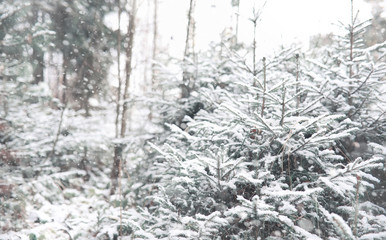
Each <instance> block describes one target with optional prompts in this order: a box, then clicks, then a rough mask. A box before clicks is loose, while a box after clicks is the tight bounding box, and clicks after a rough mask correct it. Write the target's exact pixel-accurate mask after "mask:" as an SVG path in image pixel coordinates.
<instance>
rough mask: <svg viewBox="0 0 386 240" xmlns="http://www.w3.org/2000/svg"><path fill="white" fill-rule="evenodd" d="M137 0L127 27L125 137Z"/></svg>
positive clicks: (123, 116)
mask: <svg viewBox="0 0 386 240" xmlns="http://www.w3.org/2000/svg"><path fill="white" fill-rule="evenodd" d="M136 2H137V1H136V0H132V4H131V11H130V16H129V26H128V29H127V38H128V45H127V49H126V82H125V89H124V92H123V101H124V102H123V107H122V123H121V137H122V138H123V137H125V134H126V127H127V121H126V120H127V112H128V104H127V99H128V97H129V92H128V90H129V86H130V76H131V70H132V68H131V61H132V58H133V56H132V52H133V43H134V34H135V17H136V11H137V9H136V7H137V6H136V5H137V3H136Z"/></svg>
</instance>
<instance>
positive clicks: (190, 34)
mask: <svg viewBox="0 0 386 240" xmlns="http://www.w3.org/2000/svg"><path fill="white" fill-rule="evenodd" d="M194 4H195V0H190V4H189V12H188V25H187V28H186V40H185V50H184V59H183V67H184V70H183V73H182V84H181V98H188V97H189V96H190V91H191V87H190V85H191V80H192V74H191V73H189V72H188V71H187V70H186V64H187V59H188V58H189V57H190V55H191V54H192V53H193V54H194V48H193V44H191V42H193V41H194V40H193V38H194V19H193V11H194Z"/></svg>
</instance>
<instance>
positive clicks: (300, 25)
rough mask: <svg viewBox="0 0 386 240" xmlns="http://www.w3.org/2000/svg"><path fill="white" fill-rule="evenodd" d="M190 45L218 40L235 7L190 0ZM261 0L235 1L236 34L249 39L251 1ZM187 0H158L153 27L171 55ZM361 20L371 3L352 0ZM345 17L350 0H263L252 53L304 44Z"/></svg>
mask: <svg viewBox="0 0 386 240" xmlns="http://www.w3.org/2000/svg"><path fill="white" fill-rule="evenodd" d="M196 1H197V6H196V11H195V19H196V21H197V29H196V31H197V33H196V44H197V47H198V48H199V49H205V48H207V47H208V44H209V43H210V42H211V41H219V39H220V37H219V33H220V32H222V31H223V29H224V28H225V27H230V26H233V28H234V26H235V19H236V17H235V16H236V15H235V11H236V8H233V9H232V7H231V4H230V2H231V0H196ZM263 2H264V0H255V1H254V0H240V18H239V21H240V22H239V33H240V39H241V40H242V41H244V42H245V43H251V42H252V39H253V27H252V26H253V25H252V23H251V22H250V21H249V20H248V18H250V17H252V12H253V10H252V9H253V6H254V5H255V6H256V8H258V7H259V6H261V5H262V4H263ZM188 4H189V0H160V4H159V6H160V13H159V15H160V16H159V26H160V31H159V32H160V33H161V34H162V35H163V39H164V41H166V43H167V44H168V45H169V47H170V51H171V54H173V55H176V56H179V55H180V56H181V55H182V52H183V46H184V43H185V37H186V24H187V20H186V19H187V9H188ZM357 10H359V16H360V18H361V19H362V20H364V19H368V18H371V5H370V4H368V3H365V2H364V1H363V0H355V1H354V11H357ZM349 20H350V0H267V1H266V5H265V7H264V8H263V10H262V15H261V21H260V22H259V23H258V25H257V52H259V53H260V54H267V53H270V52H273V50H274V49H275V48H277V47H278V46H279V45H282V44H284V45H285V44H290V43H292V42H302V43H303V44H304V47H305V48H307V47H308V43H309V38H310V36H312V35H315V34H317V33H329V32H332V31H337V28H336V27H334V24H337V23H338V21H341V22H343V23H348V22H349Z"/></svg>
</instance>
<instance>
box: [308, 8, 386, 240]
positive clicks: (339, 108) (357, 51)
mask: <svg viewBox="0 0 386 240" xmlns="http://www.w3.org/2000/svg"><path fill="white" fill-rule="evenodd" d="M369 23H370V22H369V21H366V22H359V21H358V18H357V15H356V16H355V15H352V19H351V22H350V24H348V25H347V26H343V27H344V28H345V30H346V33H347V34H345V35H342V36H335V38H334V41H333V44H332V46H327V47H326V48H325V49H323V50H321V51H319V52H318V56H321V57H320V58H319V59H315V60H310V61H308V63H309V66H310V68H309V69H308V70H307V71H305V72H304V73H305V76H306V77H309V78H310V79H311V81H312V82H313V84H314V85H315V86H316V88H314V89H313V90H311V91H310V92H309V93H310V94H313V95H315V96H317V95H319V96H323V97H322V101H321V102H320V103H319V104H320V108H319V110H320V111H321V112H325V113H330V114H336V113H341V114H344V115H346V116H347V117H348V119H349V121H351V124H352V125H353V126H356V127H357V128H358V130H357V131H355V132H354V133H353V135H351V136H349V137H347V138H343V139H341V140H340V141H338V142H336V144H335V146H334V147H333V150H334V151H336V152H341V155H342V156H344V158H345V160H346V162H361V161H363V160H364V159H371V158H374V156H377V155H378V156H379V157H380V160H381V163H383V166H382V164H381V165H380V167H379V168H377V169H375V170H371V169H366V170H365V175H363V176H362V177H367V178H368V179H371V178H373V177H375V176H376V177H380V180H381V181H382V182H381V183H380V184H377V185H378V186H382V185H384V184H385V183H384V181H385V179H384V169H385V166H384V159H385V157H384V156H385V147H384V145H385V142H386V135H385V130H386V129H385V126H386V117H385V113H386V109H385V107H384V105H385V101H386V99H385V97H384V96H385V80H386V79H385V75H386V64H385V53H386V43H385V42H384V43H379V44H375V45H373V46H370V47H365V45H364V43H363V38H364V36H363V35H364V33H365V31H366V29H367V28H368V27H369ZM374 56H375V57H374ZM361 179H362V178H361V176H359V175H358V180H355V179H354V178H352V180H351V182H352V183H354V182H357V185H358V187H359V185H362V184H364V183H363V182H362V181H363V180H361ZM377 182H378V180H376V179H374V183H377ZM377 185H376V186H377ZM368 187H372V188H374V186H373V185H369V186H368ZM358 191H359V193H358V194H357V195H356V196H355V198H353V196H352V197H351V198H352V199H355V201H354V205H356V206H355V207H356V209H357V210H356V213H354V214H352V207H351V206H349V204H346V205H342V206H339V207H338V208H337V209H336V210H335V211H339V212H342V213H345V214H346V215H347V219H348V221H349V222H350V223H351V226H352V229H353V233H354V235H357V236H361V237H362V238H364V239H366V238H367V239H372V238H382V237H384V236H385V233H384V228H383V227H382V224H384V221H382V220H380V216H382V215H384V214H385V212H384V207H385V205H384V204H385V203H384V200H382V198H384V190H382V189H374V190H372V191H369V192H367V193H366V192H364V191H361V189H360V188H358ZM351 201H353V200H351ZM348 203H349V202H348ZM374 203H378V204H381V206H382V205H383V206H382V207H381V208H380V207H378V206H376V205H374ZM370 209H372V210H370ZM330 210H331V211H334V210H333V209H330ZM361 210H366V211H361ZM377 222H380V223H381V224H378V223H377ZM360 223H362V224H360ZM368 223H370V224H368ZM382 231H383V233H382ZM374 233H378V234H375V235H374Z"/></svg>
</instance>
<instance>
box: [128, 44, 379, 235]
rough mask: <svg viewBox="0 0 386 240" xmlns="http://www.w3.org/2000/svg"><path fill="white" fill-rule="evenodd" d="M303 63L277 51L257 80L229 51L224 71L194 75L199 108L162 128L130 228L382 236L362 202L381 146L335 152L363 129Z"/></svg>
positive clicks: (374, 212) (371, 209) (139, 231)
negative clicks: (350, 153) (356, 153)
mask: <svg viewBox="0 0 386 240" xmlns="http://www.w3.org/2000/svg"><path fill="white" fill-rule="evenodd" d="M304 59H307V55H306V56H305V57H304V56H302V55H298V54H296V52H294V51H290V50H289V51H283V53H281V54H279V56H278V57H275V58H272V60H270V59H268V60H264V61H261V62H260V67H259V68H258V69H257V70H258V75H257V79H254V78H253V73H252V71H251V70H250V68H249V67H248V66H247V65H246V64H245V62H244V61H240V59H235V58H232V57H230V58H229V59H228V60H229V61H227V64H228V66H229V68H227V69H228V71H227V73H226V74H214V75H212V74H207V75H206V77H203V78H201V80H202V79H205V81H206V83H207V85H206V86H207V87H205V88H199V89H197V94H199V96H201V99H202V101H204V106H205V108H204V109H202V110H201V111H199V112H198V113H197V114H196V115H195V116H194V118H189V117H186V118H185V120H186V121H187V124H186V128H184V129H181V128H180V126H177V125H175V124H169V125H168V127H169V128H170V130H171V132H170V134H167V137H166V138H165V143H164V144H163V146H159V145H158V146H156V145H153V148H154V149H155V150H156V151H157V152H158V155H155V156H153V158H152V159H153V166H152V167H151V168H150V170H149V173H151V179H153V180H152V181H153V182H152V183H151V184H150V185H151V190H152V191H151V192H148V193H150V194H151V195H150V196H149V197H148V198H146V200H145V201H144V202H143V205H142V210H141V211H142V213H143V214H142V218H141V220H140V224H137V225H135V226H134V225H131V226H132V227H133V231H134V232H133V234H134V235H135V236H136V237H137V238H143V239H146V238H149V236H151V237H150V238H158V239H163V238H169V239H195V238H197V239H268V238H272V239H274V238H278V237H281V238H286V239H342V238H343V239H355V238H356V237H362V238H363V239H366V237H370V236H378V237H379V238H381V237H382V234H383V233H382V232H384V231H385V229H384V227H382V226H383V225H384V220H382V216H383V215H384V212H383V211H384V210H383V209H382V208H377V207H376V206H374V205H372V204H371V203H365V204H361V205H359V201H361V199H362V198H361V197H360V196H363V194H364V193H365V191H366V189H368V188H371V187H372V183H373V182H374V181H376V179H375V178H374V177H373V176H371V174H369V173H368V170H369V169H371V168H378V167H380V163H382V161H383V160H384V158H383V157H382V155H381V154H382V151H384V148H383V147H382V146H380V145H373V146H374V151H373V152H371V154H370V153H369V155H368V156H366V157H363V158H357V159H353V160H352V161H348V159H347V156H345V154H344V153H342V152H341V151H339V150H338V148H339V146H340V145H339V144H340V143H341V142H342V141H345V140H346V139H350V138H351V139H353V138H355V136H356V135H357V133H358V132H360V125H358V124H357V123H356V122H354V121H353V119H352V118H350V117H348V116H347V114H339V113H337V112H332V111H330V110H329V106H328V104H326V102H327V101H328V100H330V98H332V97H331V96H329V94H327V93H326V92H325V91H322V90H323V87H325V86H326V85H329V84H330V83H328V82H326V83H325V84H324V85H319V81H309V77H310V76H319V79H323V78H327V77H328V76H329V74H330V72H331V70H330V69H329V68H326V69H324V70H322V71H321V70H318V71H316V70H315V71H316V72H311V71H310V70H309V69H307V68H306V66H304ZM212 66H213V65H212ZM216 69H221V68H219V67H218V66H216V65H214V66H213V68H212V71H211V72H212V73H216ZM199 72H200V73H201V74H203V75H205V72H201V71H199ZM217 72H219V71H217ZM220 72H221V71H220ZM217 81H220V82H221V81H224V82H226V84H225V85H217V84H215V82H217ZM255 81H256V82H255ZM197 82H200V83H201V82H202V81H197ZM254 83H256V84H255V86H254ZM327 87H328V88H330V86H327ZM341 87H342V90H345V89H346V88H350V86H347V85H346V86H345V85H343V86H341ZM345 91H347V90H345ZM357 91H359V90H357ZM193 95H194V94H193ZM263 102H264V107H263ZM370 107H371V105H363V111H364V112H366V109H368V111H370V110H371V108H370ZM357 114H358V115H361V114H362V113H360V112H359V113H357ZM147 189H149V188H147ZM135 218H136V219H139V218H138V216H136V217H135ZM145 233H146V234H145ZM366 234H367V235H366ZM370 234H378V235H370Z"/></svg>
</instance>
